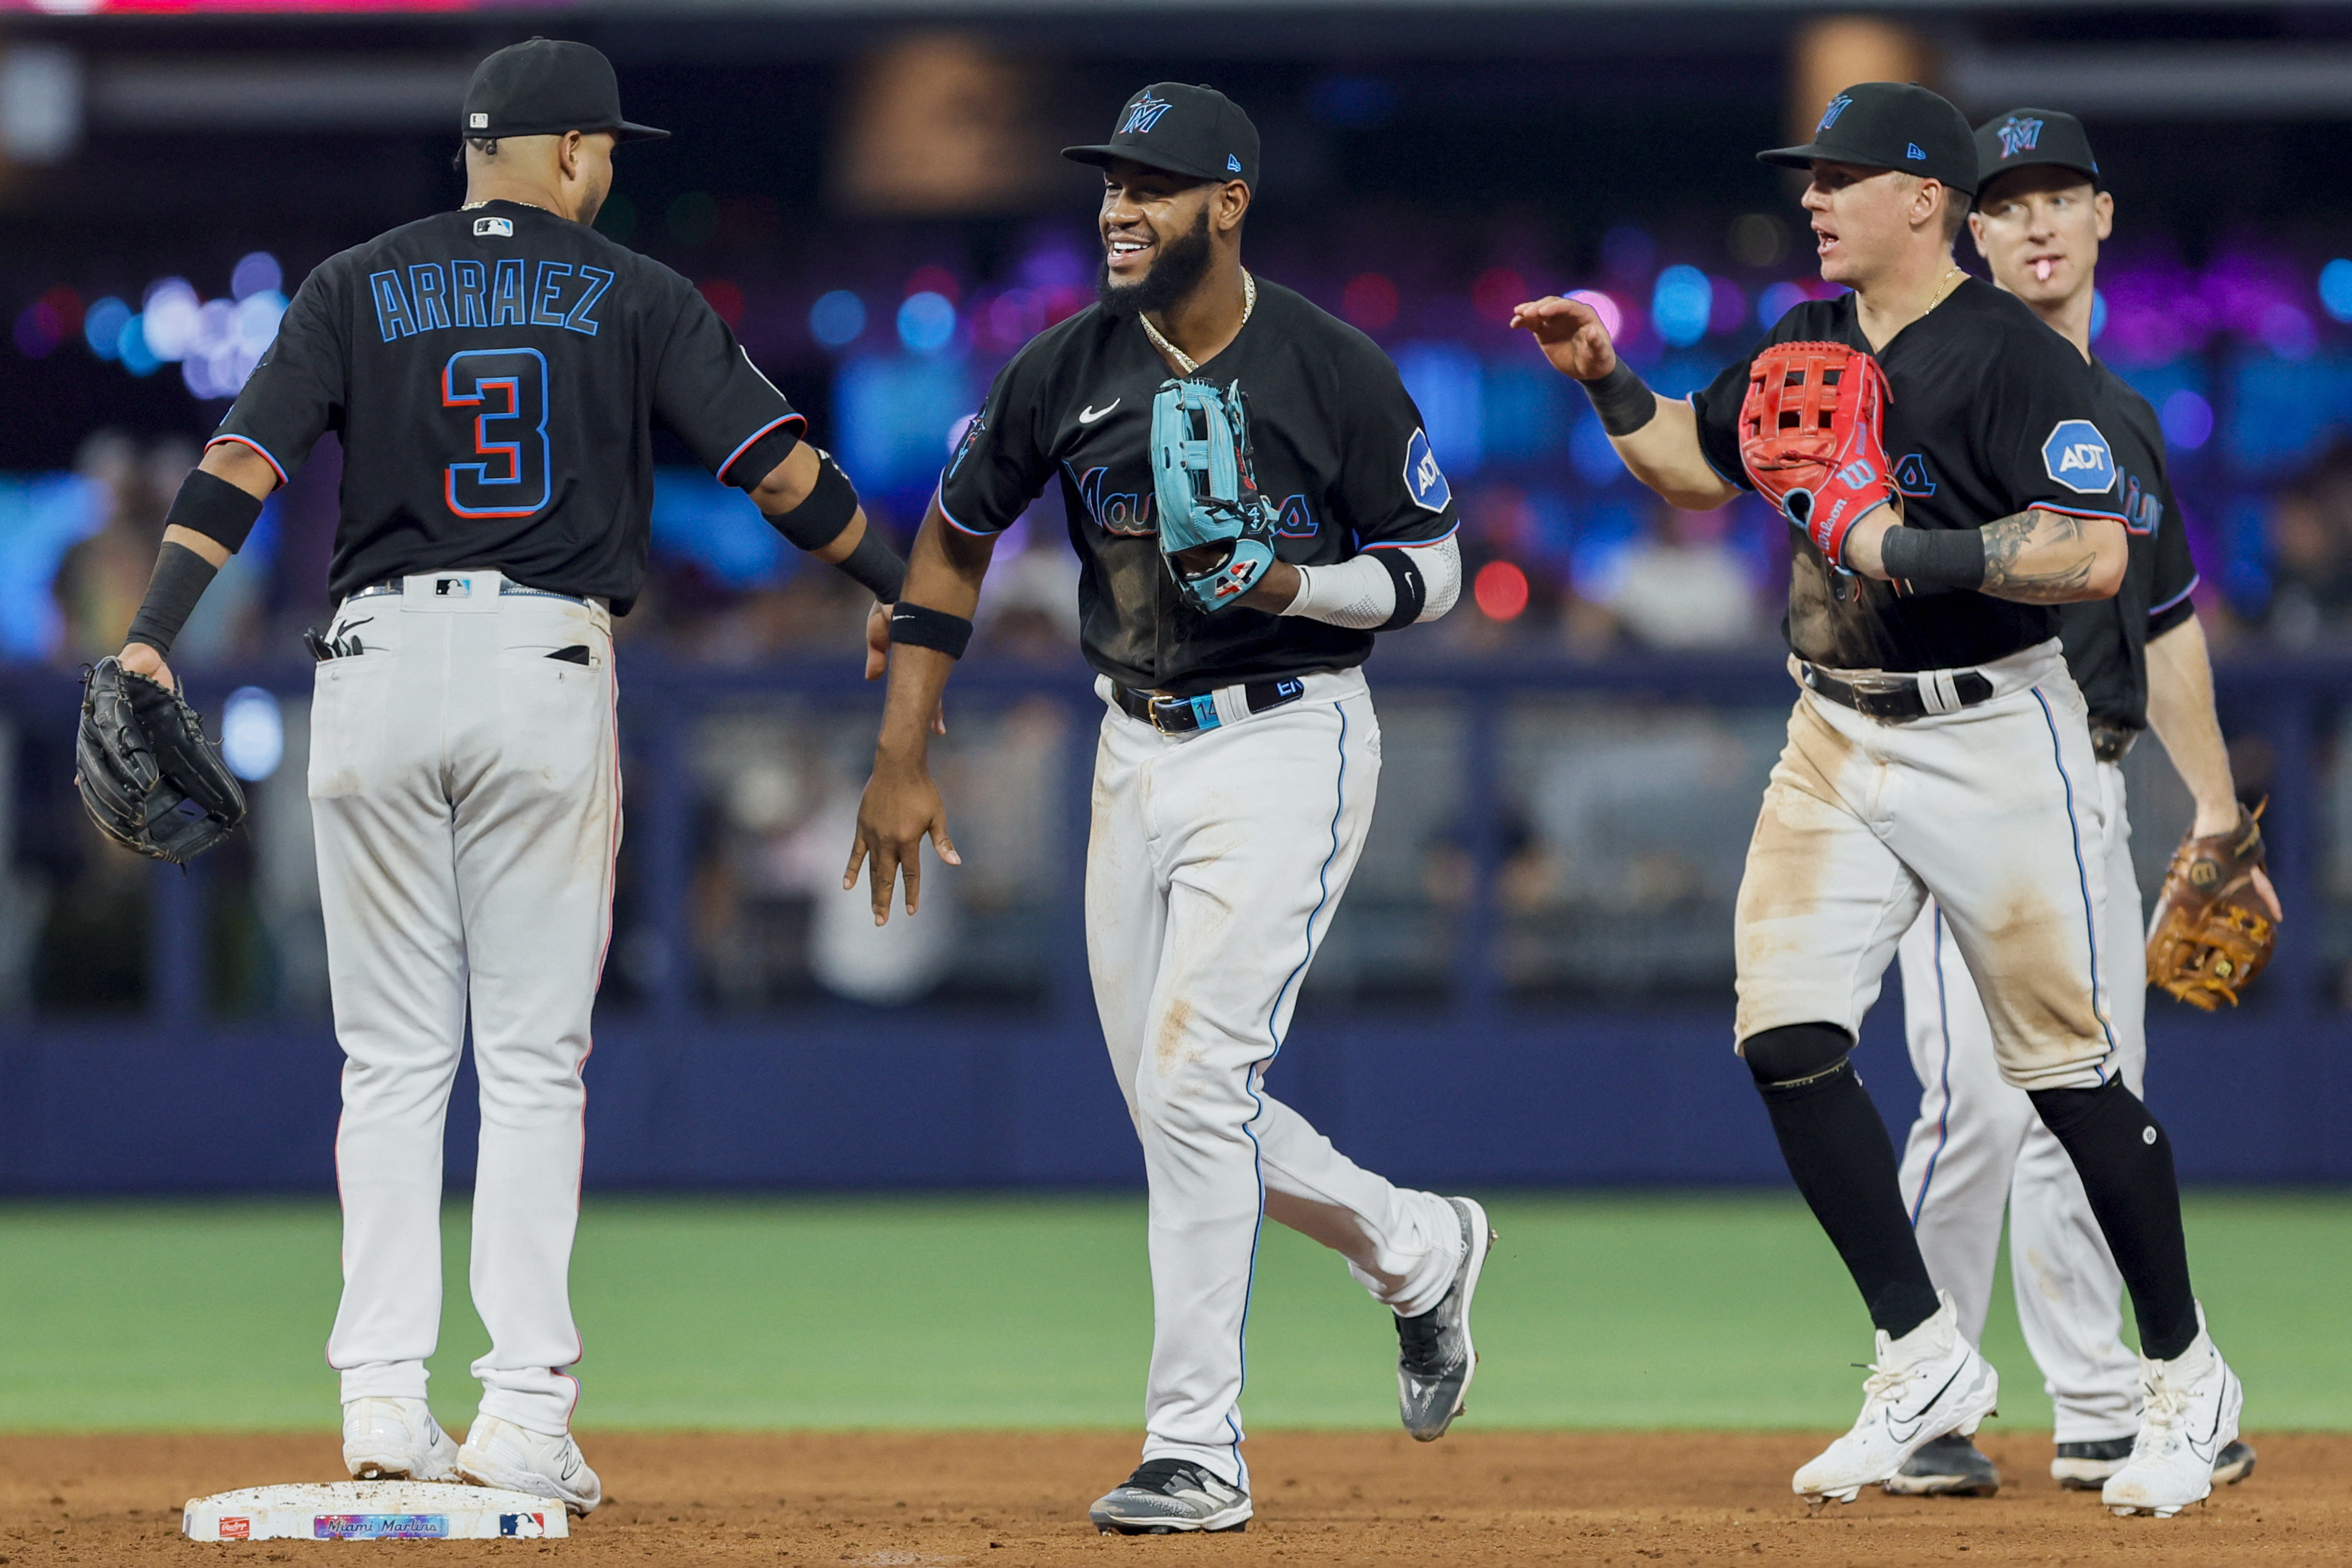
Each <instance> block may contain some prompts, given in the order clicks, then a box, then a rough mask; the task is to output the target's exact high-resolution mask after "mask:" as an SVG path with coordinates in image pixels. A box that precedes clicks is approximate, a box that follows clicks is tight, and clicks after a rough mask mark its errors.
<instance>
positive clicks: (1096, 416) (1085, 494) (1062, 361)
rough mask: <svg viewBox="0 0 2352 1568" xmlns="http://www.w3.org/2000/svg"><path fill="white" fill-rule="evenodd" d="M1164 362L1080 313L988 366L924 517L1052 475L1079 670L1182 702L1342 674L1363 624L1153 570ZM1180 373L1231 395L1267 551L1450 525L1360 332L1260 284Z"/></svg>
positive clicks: (1091, 310) (1434, 477) (1386, 539)
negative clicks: (1212, 343)
mask: <svg viewBox="0 0 2352 1568" xmlns="http://www.w3.org/2000/svg"><path fill="white" fill-rule="evenodd" d="M1171 374H1172V373H1171V371H1170V370H1169V368H1168V363H1167V362H1166V361H1165V360H1163V359H1161V358H1160V353H1159V351H1158V350H1157V349H1155V348H1154V347H1152V344H1151V341H1150V339H1149V338H1147V337H1146V336H1144V331H1143V326H1142V323H1141V322H1139V321H1135V320H1133V319H1132V318H1129V317H1121V316H1113V315H1111V314H1110V313H1109V312H1108V311H1106V310H1103V308H1102V307H1101V306H1099V305H1095V306H1090V307H1088V308H1087V310H1083V311H1081V312H1080V313H1078V314H1077V315H1076V316H1073V317H1071V318H1070V319H1069V320H1068V321H1064V322H1062V323H1061V324H1060V325H1059V326H1056V327H1052V328H1049V329H1048V330H1046V331H1044V332H1041V333H1039V334H1038V335H1037V336H1036V337H1035V338H1034V339H1032V340H1031V341H1030V342H1029V344H1028V345H1027V346H1026V347H1025V348H1024V349H1023V350H1022V351H1021V352H1020V353H1018V354H1016V355H1014V356H1013V362H1012V363H1010V364H1008V365H1006V366H1005V367H1004V369H1003V371H1001V372H1000V373H998V374H997V377H996V384H994V385H993V386H992V387H991V388H989V393H988V401H987V403H986V404H985V405H982V409H981V411H980V413H979V414H978V416H975V417H974V418H973V420H972V423H971V428H970V430H969V431H967V432H966V433H965V436H964V438H963V442H962V444H961V446H960V447H958V449H957V451H956V454H955V458H954V460H953V461H952V462H950V464H949V466H948V469H947V472H946V473H945V474H943V475H941V476H940V510H941V511H943V512H945V513H946V514H947V519H948V521H949V522H950V524H952V525H953V526H954V527H956V528H959V529H961V530H962V531H965V532H967V533H979V534H989V533H998V532H1002V531H1003V530H1004V529H1006V528H1007V527H1010V526H1011V525H1012V523H1013V520H1014V519H1015V518H1017V517H1019V516H1020V515H1021V513H1022V510H1024V508H1026V507H1027V506H1028V504H1029V503H1030V502H1031V501H1032V500H1035V499H1036V498H1037V495H1038V493H1039V492H1040V491H1042V490H1043V489H1045V484H1046V481H1047V480H1049V479H1053V478H1054V477H1055V476H1056V475H1059V476H1060V479H1061V481H1062V500H1063V505H1064V510H1066V513H1067V514H1068V517H1069V526H1070V542H1072V543H1073V544H1074V545H1076V547H1077V552H1078V559H1079V562H1080V563H1081V570H1080V573H1079V577H1078V611H1079V619H1080V625H1081V635H1082V638H1083V641H1084V643H1085V646H1086V654H1087V662H1089V663H1090V664H1092V665H1093V666H1094V667H1095V668H1097V669H1098V670H1100V671H1101V672H1102V673H1104V674H1105V675H1108V676H1109V677H1110V678H1111V679H1113V680H1117V681H1119V682H1121V683H1123V684H1126V685H1129V686H1134V687H1139V688H1146V689H1158V690H1162V691H1168V692H1172V693H1174V694H1176V695H1178V696H1187V697H1189V696H1197V695H1199V694H1200V693H1201V692H1203V691H1208V690H1212V689H1214V688H1217V687H1220V686H1230V685H1232V684H1234V682H1236V681H1247V680H1260V679H1268V678H1271V677H1276V676H1283V675H1296V674H1299V673H1301V672H1303V671H1307V670H1316V669H1346V668H1352V667H1354V666H1356V665H1359V664H1361V663H1363V662H1364V660H1365V659H1366V658H1369V657H1370V654H1371V651H1372V634H1371V633H1370V632H1360V631H1350V630H1349V629H1348V628H1346V627H1344V626H1329V625H1327V624H1326V623H1324V622H1321V621H1316V620H1309V619H1307V618H1306V617H1304V616H1272V615H1267V614H1265V613H1264V612H1262V611H1258V610H1252V609H1244V608H1242V607H1239V606H1234V607H1231V608H1227V609H1223V610H1220V611H1218V612H1217V613H1216V614H1214V615H1208V614H1204V613H1203V612H1202V611H1201V610H1199V609H1196V608H1194V607H1193V606H1192V605H1191V604H1190V603H1188V602H1187V601H1186V600H1185V599H1184V598H1183V597H1182V596H1181V593H1180V592H1179V591H1178V589H1177V588H1176V585H1175V584H1174V583H1173V581H1172V580H1171V578H1170V576H1169V574H1168V569H1167V567H1166V566H1164V565H1163V564H1161V561H1160V542H1159V539H1158V532H1159V529H1158V526H1157V523H1156V521H1155V515H1154V514H1155V511H1156V506H1155V502H1154V498H1153V493H1152V468H1151V400H1152V397H1153V395H1155V394H1156V393H1157V392H1158V391H1159V390H1160V384H1162V383H1164V382H1166V381H1167V380H1168V379H1169V377H1170V376H1171ZM1194 379H1196V380H1200V381H1206V382H1210V383H1213V384H1215V385H1217V386H1219V387H1223V386H1226V385H1228V384H1239V385H1240V387H1241V390H1242V394H1243V395H1244V397H1245V398H1246V399H1247V400H1248V408H1249V435H1250V442H1251V446H1252V447H1253V448H1254V457H1253V460H1254V463H1255V469H1256V474H1257V484H1258V489H1259V492H1260V493H1261V494H1263V495H1264V496H1265V499H1266V500H1268V501H1269V502H1271V503H1273V504H1274V505H1275V506H1276V507H1277V508H1279V509H1280V511H1281V521H1280V522H1279V524H1278V525H1277V530H1276V542H1275V549H1276V554H1277V555H1278V556H1279V557H1280V558H1281V559H1282V560H1285V561H1287V562H1289V563H1292V564H1294V565H1302V566H1324V565H1330V564H1333V563H1338V562H1340V561H1344V560H1347V559H1348V558H1349V557H1350V556H1352V555H1354V554H1356V553H1357V552H1359V551H1361V550H1367V549H1374V548H1378V547H1380V546H1382V545H1402V544H1426V543H1429V542H1433V541H1435V540H1439V539H1443V538H1444V537H1445V535H1447V534H1448V533H1450V532H1452V531H1454V502H1453V497H1452V495H1451V493H1450V492H1449V491H1448V489H1447V488H1446V483H1445V476H1444V474H1443V473H1442V472H1440V471H1439V469H1438V467H1437V459H1436V458H1434V457H1433V456H1432V455H1431V453H1430V449H1429V438H1428V437H1427V436H1425V435H1424V434H1423V430H1422V424H1421V415H1420V413H1419V411H1417V410H1416V409H1415V408H1414V407H1413V404H1412V397H1410V396H1409V395H1407V394H1406V392H1405V389H1404V384H1403V383H1402V381H1401V380H1399V379H1398V376H1397V372H1396V366H1394V365H1393V364H1391V363H1389V359H1388V356H1387V355H1386V354H1383V353H1381V351H1380V348H1379V346H1378V345H1377V344H1375V343H1374V342H1372V341H1371V339H1370V338H1368V337H1366V336H1365V335H1364V334H1363V333H1361V332H1360V331H1356V329H1355V328H1353V327H1350V326H1349V325H1347V324H1346V323H1344V322H1342V321H1338V320H1335V319H1334V318H1332V317H1331V316H1329V315H1327V314H1326V313H1324V312H1323V311H1322V310H1318V309H1316V307H1315V306H1313V305H1312V304H1309V303H1308V302H1307V300H1305V299H1303V298H1301V297H1300V296H1299V295H1298V294H1297V293H1296V292H1294V291H1292V290H1291V289H1285V288H1283V287H1281V286H1280V285H1279V284H1275V283H1268V282H1266V281H1265V279H1258V285H1257V307H1256V309H1255V310H1253V311H1252V312H1251V313H1250V318H1249V320H1248V321H1247V322H1246V323H1244V326H1243V327H1242V330H1241V333H1240V335H1239V336H1238V337H1236V338H1234V341H1233V342H1232V343H1231V344H1230V345H1229V346H1228V347H1227V348H1226V349H1225V351H1224V352H1223V353H1220V354H1218V355H1217V356H1216V357H1215V358H1214V359H1213V360H1210V361H1208V362H1207V363H1204V364H1202V366H1201V367H1200V369H1199V371H1198V372H1196V373H1195V375H1194Z"/></svg>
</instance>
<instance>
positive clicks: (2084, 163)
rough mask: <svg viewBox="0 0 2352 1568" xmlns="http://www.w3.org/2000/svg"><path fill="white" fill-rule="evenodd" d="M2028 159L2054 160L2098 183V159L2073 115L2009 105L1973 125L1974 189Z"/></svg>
mask: <svg viewBox="0 0 2352 1568" xmlns="http://www.w3.org/2000/svg"><path fill="white" fill-rule="evenodd" d="M2031 163H2054V164H2056V165H2057V166H2058V167H2060V168H2062V169H2072V170H2074V172H2075V173H2077V174H2087V175H2089V176H2090V178H2091V183H2092V184H2101V183H2102V182H2101V180H2100V179H2099V161H2098V160H2097V159H2096V158H2095V157H2093V156H2092V155H2091V137H2090V133H2089V132H2086V131H2084V129H2083V122H2082V121H2079V120H2077V119H2075V118H2074V116H2073V115H2071V114H2067V113H2064V112H2063V111H2061V110H2055V109H2012V110H2010V111H2009V112H2008V113H2007V114H1996V115H1994V116H1993V117H1992V118H1991V119H1990V120H1988V121H1985V122H1984V123H1983V124H1982V125H1979V126H1978V127H1977V189H1978V190H1979V191H1981V190H1983V189H1984V188H1985V187H1986V186H1987V185H1989V184H1992V182H1993V177H1994V176H1995V175H1997V174H2007V173H2009V172H2010V171H2011V169H2022V168H2024V167H2026V166H2027V165H2028V164H2031Z"/></svg>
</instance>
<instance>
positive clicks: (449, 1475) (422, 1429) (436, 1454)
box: [343, 1399, 457, 1481]
mask: <svg viewBox="0 0 2352 1568" xmlns="http://www.w3.org/2000/svg"><path fill="white" fill-rule="evenodd" d="M343 1468H344V1469H346V1470H348V1471H349V1472H351V1478H352V1479H353V1480H355V1481H454V1480H456V1479H457V1444H455V1443H453V1442H451V1441H450V1440H449V1434H447V1433H446V1432H444V1431H443V1430H441V1424H440V1423H439V1422H437V1421H436V1420H434V1419H433V1411H432V1409H431V1407H429V1406H428V1405H426V1404H425V1401H423V1400H421V1399H354V1400H352V1402H351V1403H350V1404H348V1405H344V1406H343Z"/></svg>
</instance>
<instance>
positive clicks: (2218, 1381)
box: [2099, 1306, 2246, 1519]
mask: <svg viewBox="0 0 2352 1568" xmlns="http://www.w3.org/2000/svg"><path fill="white" fill-rule="evenodd" d="M2139 1388H2140V1415H2139V1436H2138V1437H2137V1438H2136V1439H2134V1441H2133V1443H2132V1451H2131V1458H2128V1459H2126V1460H2125V1461H2124V1464H2123V1468H2121V1469H2119V1470H2117V1471H2116V1473H2115V1474H2114V1475H2112V1476H2110V1477H2108V1478H2107V1484H2106V1486H2105V1488H2104V1489H2102V1490H2101V1491H2100V1493H2099V1500H2100V1501H2102V1502H2104V1503H2105V1504H2106V1505H2107V1506H2108V1507H2109V1508H2111V1509H2113V1510H2115V1511H2116V1512H2117V1513H2119V1514H2135V1513H2152V1514H2154V1515H2156V1517H2157V1518H2158V1519H2170V1518H2171V1517H2172V1516H2173V1515H2174V1514H2176V1513H2179V1511H2180V1510H2182V1509H2184V1508H2187V1507H2188V1506H2189V1504H2190V1503H2192V1502H2202V1501H2204V1500H2205V1499H2206V1498H2207V1497H2209V1496H2210V1495H2211V1494H2212V1490H2213V1467H2214V1461H2215V1460H2216V1459H2217V1458H2219V1457H2220V1455H2221V1452H2222V1450H2224V1449H2226V1448H2227V1447H2229V1446H2230V1445H2231V1443H2234V1442H2236V1441H2237V1438H2238V1413H2239V1411H2240V1410H2241V1409H2242V1408H2243V1407H2244V1405H2245V1403H2246V1391H2245V1389H2244V1388H2243V1387H2242V1386H2241V1385H2240V1384H2239V1383H2238V1374H2237V1373H2234V1372H2231V1370H2230V1363H2227V1362H2225V1361H2223V1360H2222V1359H2221V1352H2220V1351H2219V1350H2217V1349H2216V1348H2214V1344H2213V1336H2212V1335H2210V1334H2209V1333H2207V1332H2206V1331H2205V1309H2204V1308H2203V1307H2202V1306H2200V1307H2199V1308H2198V1309H2197V1338H2196V1339H2195V1340H2193V1341H2191V1342H2190V1343H2189V1348H2188V1349H2187V1350H2185V1351H2183V1352H2180V1353H2179V1355H2178V1356H2175V1357H2174V1358H2173V1359H2172V1360H2170V1361H2149V1360H2147V1358H2145V1357H2143V1358H2141V1361H2140V1363H2139Z"/></svg>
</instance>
